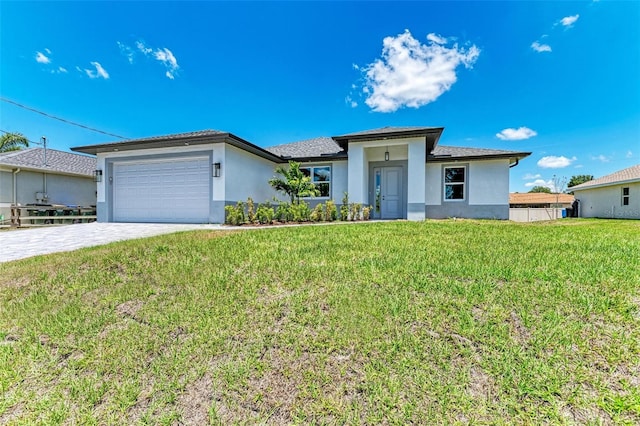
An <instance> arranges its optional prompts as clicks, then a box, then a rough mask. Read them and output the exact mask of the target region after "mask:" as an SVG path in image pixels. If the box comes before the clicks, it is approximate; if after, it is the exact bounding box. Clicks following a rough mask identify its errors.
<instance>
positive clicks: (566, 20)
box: [560, 14, 580, 27]
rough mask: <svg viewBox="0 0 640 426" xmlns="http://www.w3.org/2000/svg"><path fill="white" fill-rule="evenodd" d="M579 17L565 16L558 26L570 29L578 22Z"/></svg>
mask: <svg viewBox="0 0 640 426" xmlns="http://www.w3.org/2000/svg"><path fill="white" fill-rule="evenodd" d="M579 17H580V15H578V14H576V15H573V16H565V17H564V18H562V19H561V20H560V24H562V25H563V26H565V27H571V26H572V25H573V24H574V23H575V22H576V21H577V20H578V18H579Z"/></svg>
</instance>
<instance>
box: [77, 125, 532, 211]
mask: <svg viewBox="0 0 640 426" xmlns="http://www.w3.org/2000/svg"><path fill="white" fill-rule="evenodd" d="M442 131H443V128H441V127H385V128H381V129H375V130H369V131H365V132H357V133H351V134H347V135H342V136H334V137H331V138H329V137H322V138H315V139H310V140H305V141H301V142H296V143H290V144H285V145H278V146H274V147H271V148H268V149H264V148H261V147H259V146H256V145H254V144H252V143H250V142H248V141H246V140H244V139H242V138H239V137H238V136H235V135H233V134H231V133H226V132H220V131H215V130H205V131H200V132H192V133H182V134H175V135H168V136H159V137H151V138H143V139H133V140H127V141H121V142H112V143H105V144H99V145H89V146H82V147H76V148H72V150H74V151H78V152H83V153H86V154H94V155H97V160H98V163H97V164H98V165H97V169H98V170H100V171H101V172H102V176H103V179H102V181H101V182H99V183H98V188H97V189H98V191H97V194H98V221H102V222H194V223H206V222H213V223H218V222H223V221H224V214H225V212H224V206H225V205H229V204H235V203H236V202H237V201H246V199H247V197H251V198H253V200H254V201H255V202H264V201H269V200H272V199H273V197H274V196H278V194H277V193H276V192H275V191H274V190H273V189H272V188H271V187H270V186H269V183H268V180H269V179H270V178H271V177H273V176H274V169H275V167H276V166H277V165H279V164H286V163H287V162H288V161H289V160H294V161H298V162H300V163H302V167H303V170H306V171H307V173H308V174H309V176H310V177H311V178H312V181H313V182H314V183H315V184H317V186H318V188H319V190H320V192H321V196H320V197H316V198H314V199H312V200H309V201H310V202H311V203H316V202H324V201H326V200H329V199H333V200H334V201H335V202H336V203H338V204H339V203H340V202H341V200H342V198H343V194H344V193H345V192H347V193H348V194H349V201H350V202H356V203H362V204H365V205H372V206H373V207H374V208H373V214H372V217H374V218H380V219H398V218H400V219H402V218H404V219H409V220H422V219H425V218H446V217H466V218H497V219H508V217H509V168H510V167H512V166H514V165H516V164H517V163H518V161H519V160H520V159H522V158H524V157H526V156H528V155H530V154H531V153H529V152H517V151H504V150H494V149H479V148H459V147H445V146H438V140H439V139H440V135H441V134H442Z"/></svg>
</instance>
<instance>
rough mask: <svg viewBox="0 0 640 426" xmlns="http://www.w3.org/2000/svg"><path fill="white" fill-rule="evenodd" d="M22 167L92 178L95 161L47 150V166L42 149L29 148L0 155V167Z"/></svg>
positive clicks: (92, 158) (68, 153)
mask: <svg viewBox="0 0 640 426" xmlns="http://www.w3.org/2000/svg"><path fill="white" fill-rule="evenodd" d="M3 165H4V166H12V167H24V168H28V169H34V170H43V171H47V172H51V173H65V174H74V175H85V176H92V175H93V171H94V170H95V169H96V159H95V158H94V157H89V156H86V155H80V154H74V153H72V152H65V151H58V150H57V149H47V164H46V165H45V163H44V148H29V149H23V150H20V151H10V152H4V153H1V154H0V166H3Z"/></svg>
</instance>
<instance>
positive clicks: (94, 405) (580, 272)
mask: <svg viewBox="0 0 640 426" xmlns="http://www.w3.org/2000/svg"><path fill="white" fill-rule="evenodd" d="M0 250H1V247H0ZM180 422H183V423H185V424H203V423H207V422H210V423H213V424H229V423H248V424H255V423H267V424H290V423H293V424H303V423H304V424H308V423H312V424H345V423H347V424H378V423H386V424H392V423H393V424H407V423H421V424H436V423H473V424H488V423H491V424H495V423H498V424H501V423H502V424H513V423H525V424H527V423H545V422H546V423H567V424H576V423H578V424H598V423H603V424H608V423H629V424H634V423H635V424H637V423H639V422H640V222H638V221H613V220H611V221H609V220H603V221H596V220H593V221H587V220H563V221H559V222H555V223H539V224H514V223H508V222H493V221H460V220H459V221H427V222H424V223H408V222H390V223H364V224H358V225H332V226H306V227H295V228H279V229H258V230H247V231H240V232H190V233H181V234H174V235H169V236H160V237H155V238H151V239H144V240H137V241H129V242H123V243H115V244H110V245H108V246H102V247H98V248H91V249H84V250H80V251H76V252H72V253H61V254H56V255H51V256H45V257H38V258H33V259H27V260H23V261H17V262H11V263H6V264H0V424H5V423H9V424H13V423H16V424H32V423H41V424H59V423H65V424H136V423H146V424H179V423H180Z"/></svg>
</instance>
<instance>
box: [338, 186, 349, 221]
mask: <svg viewBox="0 0 640 426" xmlns="http://www.w3.org/2000/svg"><path fill="white" fill-rule="evenodd" d="M340 220H349V193H347V192H345V193H344V197H342V205H341V206H340Z"/></svg>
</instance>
